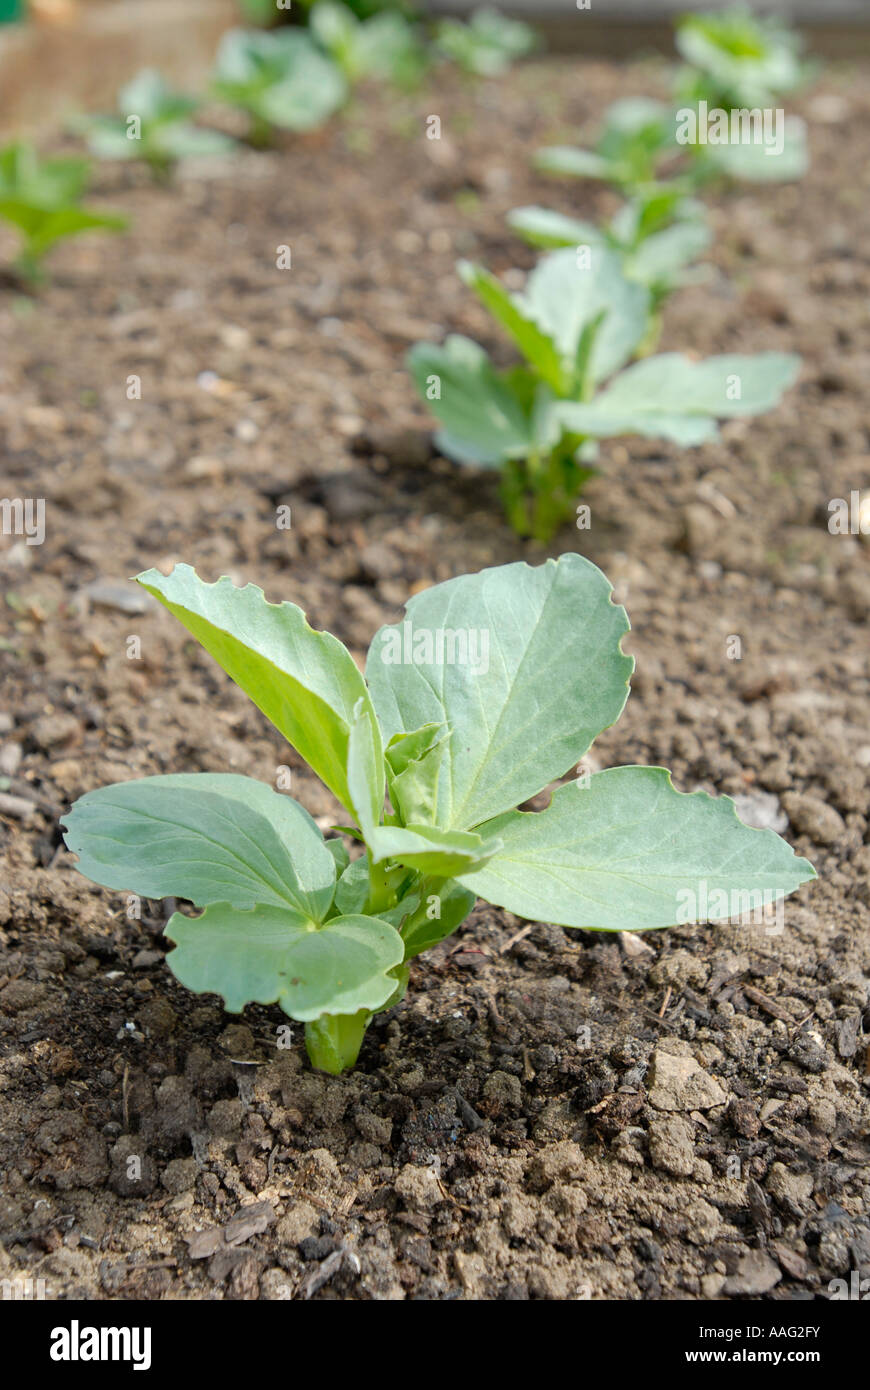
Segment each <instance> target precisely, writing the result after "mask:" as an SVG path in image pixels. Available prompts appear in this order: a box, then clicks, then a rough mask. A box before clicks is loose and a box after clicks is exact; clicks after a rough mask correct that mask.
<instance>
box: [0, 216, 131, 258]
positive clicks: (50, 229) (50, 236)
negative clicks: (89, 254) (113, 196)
mask: <svg viewBox="0 0 870 1390" xmlns="http://www.w3.org/2000/svg"><path fill="white" fill-rule="evenodd" d="M2 212H3V207H2V204H0V214H2ZM126 226H127V219H126V217H117V216H115V215H114V214H113V213H102V212H89V211H88V209H87V208H78V207H70V208H59V209H58V210H57V212H51V213H47V214H46V215H45V216H44V217H43V218H42V219H41V221H40V223H39V225H38V227H37V228H36V229H35V230H34V231H32V232H31V233H30V237H29V243H28V250H29V251H30V253H31V255H34V256H41V255H43V254H44V253H45V252H46V251H47V250H48V249H49V247H50V246H53V245H54V243H55V242H56V241H61V240H62V238H63V237H68V236H78V235H79V234H80V233H81V232H91V231H104V232H121V231H123V230H124V228H125V227H126Z"/></svg>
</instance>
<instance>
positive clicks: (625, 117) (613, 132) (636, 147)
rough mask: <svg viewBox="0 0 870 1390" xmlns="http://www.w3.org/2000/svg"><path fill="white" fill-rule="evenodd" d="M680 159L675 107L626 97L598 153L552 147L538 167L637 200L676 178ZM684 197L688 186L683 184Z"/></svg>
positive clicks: (541, 154) (614, 108) (609, 119)
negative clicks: (597, 182)
mask: <svg viewBox="0 0 870 1390" xmlns="http://www.w3.org/2000/svg"><path fill="white" fill-rule="evenodd" d="M679 153H680V150H679V146H678V145H677V143H676V139H675V131H674V117H673V112H672V111H671V109H670V107H668V106H667V105H666V104H665V103H664V102H661V101H655V100H653V99H652V98H651V97H626V98H625V99H624V100H621V101H615V102H613V103H612V105H610V106H609V107H608V108H607V111H606V113H605V117H604V128H603V130H602V132H601V135H600V137H599V139H598V142H597V144H596V145H595V148H594V149H592V150H584V149H576V148H575V147H574V146H573V145H550V146H548V147H547V148H545V149H542V150H539V151H538V153H537V154H536V156H535V164H536V165H537V167H538V168H539V169H542V170H543V171H544V172H545V173H548V174H558V175H560V176H561V177H563V178H576V179H598V180H600V181H601V182H602V183H609V184H613V186H614V187H615V188H619V189H622V191H623V192H625V193H627V194H632V193H635V192H637V191H640V190H642V189H647V188H649V187H650V185H653V184H657V183H660V182H662V181H663V180H664V179H666V178H667V177H668V176H670V177H671V178H673V177H674V171H673V169H672V168H670V165H671V164H672V163H673V162H674V161H675V160H676V159H677V157H678V155H679ZM676 187H677V188H678V190H679V191H682V192H685V191H686V185H685V184H681V183H678V184H676Z"/></svg>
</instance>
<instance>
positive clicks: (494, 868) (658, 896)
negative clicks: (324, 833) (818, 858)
mask: <svg viewBox="0 0 870 1390" xmlns="http://www.w3.org/2000/svg"><path fill="white" fill-rule="evenodd" d="M481 830H482V832H483V833H486V834H492V835H497V836H498V837H499V838H500V839H502V840H503V842H504V847H503V848H502V849H501V850H500V851H499V852H498V854H496V855H493V857H492V859H491V860H490V861H489V864H487V865H486V866H485V867H484V868H483V869H480V870H478V871H476V872H475V873H473V874H468V875H461V876H460V878H459V881H460V883H462V884H463V885H464V886H465V887H467V888H468V889H469V890H470V891H474V892H476V893H478V894H479V896H480V897H483V898H486V900H487V901H488V902H491V903H494V904H496V905H497V906H498V907H505V908H507V909H508V910H509V911H510V912H515V913H516V914H517V915H518V916H520V917H527V918H529V920H531V921H542V922H555V923H558V924H559V925H561V926H565V927H585V928H589V929H595V930H600V931H640V930H646V929H649V928H652V927H669V926H674V925H676V924H678V923H679V922H681V921H683V922H687V921H695V920H696V919H697V916H698V914H699V913H701V914H704V913H707V912H709V915H711V916H716V915H718V916H722V917H728V916H737V915H740V914H741V913H743V912H746V911H750V910H757V911H759V912H760V910H761V908H762V906H763V905H764V904H765V903H773V902H776V901H777V900H778V899H779V898H781V897H784V896H785V895H786V894H788V893H793V892H794V890H795V889H796V888H798V887H799V886H800V884H802V883H806V882H807V881H808V880H809V879H812V878H815V876H816V875H815V870H814V869H813V867H812V865H811V864H810V863H809V862H808V861H807V860H806V859H799V858H798V857H797V856H796V855H795V853H794V851H793V850H792V849H791V847H790V846H789V845H788V844H787V843H786V842H785V840H783V839H781V838H780V837H779V836H778V835H776V834H774V832H773V831H772V830H753V829H750V828H749V827H748V826H745V825H744V824H743V823H742V822H741V821H740V820H738V818H737V813H736V811H735V808H734V802H733V801H732V800H731V799H730V797H727V796H723V797H718V798H714V797H711V796H708V795H707V793H706V792H700V791H699V792H693V793H692V794H691V795H686V794H683V793H681V792H678V791H676V790H675V788H674V787H673V785H672V784H671V778H670V773H669V772H668V771H667V770H666V769H665V768H660V767H617V768H612V769H610V770H609V771H607V772H599V773H595V774H594V775H593V776H592V777H591V778H590V779H589V784H588V785H587V786H582V785H581V784H579V783H577V782H569V783H567V784H566V785H565V786H562V787H559V788H558V789H557V791H556V792H555V793H554V794H553V798H552V801H551V803H550V805H549V806H548V807H547V809H546V810H545V811H539V812H537V813H534V812H533V813H526V812H521V811H511V812H509V813H508V814H507V815H505V816H499V817H497V818H496V819H495V820H493V821H490V822H488V823H487V824H486V825H485V826H482V827H481ZM722 895H724V896H722ZM693 905H694V906H693ZM711 905H712V910H711ZM720 906H721V907H723V908H724V910H723V911H721V912H717V908H718V907H720Z"/></svg>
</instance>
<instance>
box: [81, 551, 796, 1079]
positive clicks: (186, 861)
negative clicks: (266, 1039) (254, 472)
mask: <svg viewBox="0 0 870 1390" xmlns="http://www.w3.org/2000/svg"><path fill="white" fill-rule="evenodd" d="M139 582H140V583H141V584H142V585H143V586H144V588H145V589H146V590H147V591H148V592H149V593H151V594H153V595H154V596H155V597H156V598H158V599H159V600H160V601H161V602H162V603H163V604H164V605H165V606H166V607H167V608H168V609H169V611H170V612H171V613H173V614H174V615H175V616H176V617H177V618H178V619H179V620H180V621H181V622H182V623H183V624H184V626H185V627H186V628H187V629H188V630H189V631H190V632H191V633H192V634H193V635H194V637H196V638H197V640H198V641H199V642H200V643H201V644H202V645H203V646H204V647H205V649H206V651H208V652H209V653H210V654H211V655H212V656H213V657H214V658H215V660H216V661H217V662H218V664H219V665H220V666H221V667H222V668H223V670H224V671H226V672H227V674H228V675H230V676H231V677H232V679H233V680H234V681H235V682H236V683H237V684H238V685H239V686H240V687H241V688H242V689H243V690H244V691H245V692H246V693H247V694H248V695H250V697H251V699H252V700H253V701H254V703H255V704H256V705H257V706H258V708H259V709H260V710H262V712H263V713H264V714H265V715H266V716H267V718H269V719H270V720H271V721H272V722H273V723H274V724H275V726H276V728H277V729H278V730H279V732H280V733H281V734H282V735H283V737H284V738H285V739H286V740H287V741H288V743H290V744H291V746H292V747H293V748H294V749H295V750H296V752H297V753H298V754H299V755H300V756H301V757H302V758H303V759H304V760H305V761H306V762H307V763H308V764H309V765H310V766H311V768H312V769H313V770H314V771H315V772H316V773H317V774H318V776H319V777H321V778H322V780H323V781H324V782H325V783H326V785H327V787H329V789H330V790H331V791H332V792H333V794H334V795H335V796H336V798H337V799H338V801H339V802H340V803H341V804H342V806H343V807H344V808H345V809H346V811H347V813H348V815H349V816H350V818H351V822H352V824H351V826H350V827H347V828H348V830H349V833H350V834H351V835H352V836H353V837H354V838H355V839H356V840H358V841H361V842H362V844H363V845H364V853H363V854H362V856H361V857H359V858H356V859H353V860H351V859H350V858H349V853H348V850H347V848H346V847H345V844H344V842H343V841H342V840H341V839H339V838H334V839H330V840H324V838H323V836H322V834H321V832H320V830H319V829H318V827H317V826H316V825H315V823H314V821H313V820H312V819H311V817H310V816H309V815H308V813H307V812H306V811H305V810H304V809H303V808H302V806H300V805H299V804H298V803H297V802H296V801H294V800H292V799H291V798H290V797H289V796H286V795H282V794H280V793H278V792H275V791H273V790H272V789H271V788H270V787H267V786H266V785H265V784H263V783H260V782H257V781H254V780H253V779H251V778H248V777H242V776H237V775H233V774H221V773H200V774H193V775H188V774H179V775H167V776H156V777H146V778H143V779H141V780H138V781H131V782H123V783H118V784H116V785H114V786H109V787H103V788H101V789H99V790H97V791H92V792H88V793H87V794H86V795H85V796H83V797H81V798H80V799H79V800H78V801H77V802H76V803H75V805H74V806H73V807H72V809H71V810H70V811H69V812H68V813H67V815H66V816H65V817H64V822H65V825H66V843H67V846H68V848H69V849H70V850H72V851H73V852H74V853H75V854H77V855H78V858H79V863H78V868H79V870H80V871H81V873H83V874H84V875H85V876H86V877H88V878H90V879H92V880H93V881H94V882H97V883H101V884H104V885H105V886H107V887H109V888H114V889H125V890H130V891H133V892H136V893H138V894H141V895H142V896H144V897H148V898H163V897H179V898H184V899H187V900H188V901H189V902H191V903H192V904H194V905H195V906H196V907H197V908H200V909H202V912H201V915H200V916H199V917H196V918H191V917H189V916H187V915H185V914H184V913H182V912H175V913H174V915H173V916H172V918H171V920H170V921H169V923H168V925H167V927H166V935H167V936H168V937H169V938H170V939H171V940H172V941H174V942H175V943H176V945H175V950H174V951H173V952H171V954H170V955H169V957H168V961H169V965H170V968H171V969H172V970H173V972H174V974H175V975H176V977H177V978H178V979H179V980H180V981H181V983H182V984H183V985H185V986H187V987H188V988H189V989H192V990H195V991H200V992H202V991H207V992H212V993H216V994H220V995H222V996H223V999H224V1001H225V1004H226V1007H227V1008H228V1009H229V1010H230V1011H232V1012H240V1011H241V1010H242V1009H243V1008H244V1007H245V1005H246V1004H247V1003H249V1002H257V1003H261V1004H272V1003H276V1002H277V1003H279V1004H280V1005H281V1007H282V1009H283V1010H284V1011H285V1013H287V1014H288V1015H289V1016H290V1017H291V1018H293V1019H297V1020H299V1021H300V1022H303V1023H304V1024H305V1038H306V1045H307V1049H308V1053H309V1056H310V1058H311V1061H312V1062H313V1063H314V1065H315V1066H318V1067H321V1068H323V1069H324V1070H326V1071H329V1072H333V1073H336V1074H337V1073H339V1072H341V1071H343V1070H344V1069H346V1068H347V1067H350V1066H352V1065H353V1064H354V1062H355V1061H356V1058H357V1054H358V1052H359V1048H360V1045H361V1043H362V1039H363V1036H364V1034H365V1030H366V1028H367V1027H368V1024H369V1023H370V1021H371V1019H372V1017H373V1015H374V1014H375V1013H378V1012H380V1011H382V1010H384V1009H386V1008H389V1007H391V1006H392V1005H393V1004H395V1003H397V1002H398V1001H399V1000H400V999H401V997H402V995H403V993H404V990H405V988H406V985H407V982H408V970H409V963H410V961H411V960H413V958H414V957H415V956H417V955H419V954H420V952H422V951H425V950H427V949H428V948H429V947H431V946H434V945H436V944H437V943H438V942H439V941H442V940H444V938H445V937H447V936H449V935H450V933H451V932H453V931H455V930H456V928H457V927H458V926H459V925H460V923H461V922H462V921H463V920H464V919H465V918H466V917H467V915H468V913H469V912H470V911H471V909H472V908H473V906H474V904H475V900H476V898H477V897H478V896H480V897H482V898H484V899H486V900H487V901H488V902H491V903H494V904H496V905H497V906H499V907H503V908H507V909H508V910H509V911H511V912H515V913H517V914H519V915H520V916H522V917H527V918H529V919H531V920H533V921H537V920H544V921H549V922H555V923H560V924H561V925H563V926H566V927H582V928H586V929H593V930H599V931H625V930H628V931H644V930H649V929H651V928H656V927H666V926H670V925H672V924H674V923H676V922H677V921H679V920H695V917H694V916H693V915H692V912H691V911H688V913H687V908H686V904H687V903H691V902H693V901H700V900H703V902H704V904H705V911H704V916H706V917H716V916H717V915H718V916H722V917H725V916H729V915H733V913H734V911H735V910H737V911H740V912H745V911H746V910H747V907H748V906H749V900H748V898H747V895H755V902H759V901H761V900H762V899H763V901H764V902H766V903H770V902H773V901H776V900H778V899H779V898H781V897H783V896H784V895H786V894H788V893H791V892H793V891H794V890H795V889H796V888H797V887H798V886H799V885H800V884H801V883H804V882H806V881H807V880H808V879H811V878H813V877H815V873H814V870H813V868H812V866H811V865H810V864H809V863H808V862H807V861H806V860H804V859H799V858H797V857H796V856H795V855H794V853H793V852H792V850H791V848H790V847H789V846H788V845H787V844H786V843H785V841H783V840H782V839H780V838H779V837H778V836H777V835H776V834H774V832H773V831H770V830H753V829H750V828H748V827H747V826H745V825H743V824H742V822H741V821H740V820H738V818H737V815H736V812H735V809H734V803H733V802H732V801H731V800H730V799H729V798H728V797H721V798H714V797H711V796H708V795H707V794H706V793H704V792H700V791H698V792H694V793H692V794H691V795H684V794H682V793H679V792H677V791H676V790H675V788H674V787H673V786H672V784H671V781H670V774H669V773H668V772H667V771H666V769H664V768H655V767H620V768H611V769H609V770H608V771H605V772H598V773H595V774H593V775H589V774H583V775H581V776H580V777H579V778H577V779H575V780H573V781H570V782H567V783H565V784H564V785H562V786H560V787H559V788H558V789H557V790H556V791H555V792H554V793H553V796H552V799H551V801H550V803H549V805H548V807H547V808H546V810H543V811H538V812H535V813H528V812H524V811H522V810H518V809H517V807H519V806H521V805H522V804H523V803H524V802H526V801H527V800H528V799H529V798H530V797H533V796H535V795H536V794H537V793H538V792H540V791H541V790H542V789H543V788H545V787H547V786H548V785H549V784H550V783H552V782H554V781H556V780H557V779H560V778H563V777H564V776H566V775H567V774H568V772H569V771H570V769H571V768H573V766H574V765H575V764H576V763H577V761H578V760H579V759H580V758H582V757H583V755H584V753H585V752H586V751H587V750H588V748H589V746H590V744H591V743H592V741H593V739H594V738H595V737H596V736H597V734H598V733H600V732H601V730H603V729H606V728H608V727H609V726H610V725H611V724H613V723H614V722H615V721H616V720H617V719H618V718H619V716H620V713H621V712H622V709H623V706H624V704H625V701H626V699H627V696H628V682H629V678H630V675H631V672H632V669H633V664H634V663H633V660H632V658H631V657H629V656H626V655H625V654H624V653H623V652H622V650H621V641H622V638H623V637H624V635H625V633H626V632H627V631H628V626H629V624H628V619H627V617H626V614H625V610H624V609H623V608H620V607H617V606H616V605H615V604H614V603H613V601H612V597H611V594H612V590H611V586H610V584H609V583H608V581H607V579H606V578H605V576H604V575H603V574H602V573H601V572H600V571H599V570H598V569H596V567H595V566H594V565H593V564H591V563H590V562H589V561H588V560H585V559H584V558H582V557H581V556H579V555H576V554H567V555H563V556H562V557H561V558H560V559H559V560H558V561H555V560H548V561H547V562H546V564H544V565H542V566H539V567H537V568H532V567H530V566H528V565H526V564H523V563H520V564H511V565H504V566H501V567H499V568H494V569H487V570H484V571H482V572H481V573H480V574H474V575H464V576H462V577H460V578H457V579H452V580H449V581H448V582H447V583H444V584H438V585H436V586H435V587H434V588H431V589H428V590H426V591H424V592H423V593H420V594H417V595H416V596H415V597H414V598H412V599H411V600H410V602H409V603H408V604H407V606H406V616H405V619H404V620H403V621H401V622H399V623H397V624H395V625H393V626H387V627H384V628H382V629H381V630H380V631H379V632H378V633H377V634H376V635H375V637H374V639H373V641H372V644H371V647H370V649H369V654H368V660H367V665H366V675H365V677H363V675H362V674H361V672H360V671H359V669H358V667H357V665H356V663H355V662H354V659H353V657H352V656H351V654H350V652H349V651H348V650H347V649H346V648H345V647H344V646H343V645H342V643H341V642H339V641H338V640H337V639H336V638H335V637H333V636H331V635H330V634H329V633H326V632H316V631H314V630H313V629H312V628H311V627H309V625H308V623H307V622H306V619H305V615H304V613H303V612H302V610H301V609H299V608H297V607H296V606H295V605H294V604H292V603H281V604H272V603H268V602H267V601H266V599H265V597H264V595H263V592H262V590H260V589H258V588H256V587H254V586H253V585H250V584H249V585H247V586H246V587H245V588H243V589H239V588H236V587H235V586H234V585H233V583H232V582H231V580H229V579H227V578H223V579H220V580H218V581H217V583H215V584H206V583H203V582H202V581H201V580H200V579H199V578H198V576H197V575H196V573H195V571H194V570H193V569H191V568H190V566H188V565H177V566H176V567H175V569H174V570H173V572H172V573H171V574H170V575H169V576H168V577H167V576H164V575H163V574H161V573H159V572H158V571H157V570H153V569H152V570H148V571H147V572H146V573H144V574H141V575H140V576H139ZM385 796H387V797H388V798H389V810H388V811H386V813H385ZM335 828H337V829H338V828H340V827H335ZM699 893H700V897H699V896H698V895H699ZM693 894H694V895H695V897H694V898H693V897H692V895H693ZM735 895H737V897H739V902H740V905H739V907H737V908H736V909H735V906H734V904H735V902H736V901H737V897H736V896H735ZM759 895H761V898H759ZM714 902H715V903H716V904H718V905H719V907H720V909H721V910H720V911H718V912H717V911H716V910H714V909H713V908H711V910H710V911H709V912H707V911H706V905H707V904H710V903H714Z"/></svg>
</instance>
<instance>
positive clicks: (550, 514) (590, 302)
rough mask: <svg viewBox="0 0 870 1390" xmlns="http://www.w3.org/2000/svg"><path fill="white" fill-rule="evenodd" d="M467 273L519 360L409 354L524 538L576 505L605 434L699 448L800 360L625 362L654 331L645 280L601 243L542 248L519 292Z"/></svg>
mask: <svg viewBox="0 0 870 1390" xmlns="http://www.w3.org/2000/svg"><path fill="white" fill-rule="evenodd" d="M459 273H460V275H461V276H462V278H463V280H464V281H465V283H466V284H467V285H468V286H469V287H470V288H471V289H472V290H474V292H475V294H476V295H477V296H478V298H479V299H480V301H481V303H482V304H483V305H484V306H485V308H486V309H487V310H488V311H489V313H490V314H492V316H493V318H494V319H495V320H496V321H497V322H498V323H499V324H500V325H501V327H502V328H503V329H504V330H505V332H506V333H507V334H508V336H509V337H510V338H511V339H512V340H513V343H514V344H515V346H516V347H517V348H518V349H519V351H520V352H521V354H522V356H523V358H524V361H523V363H522V364H521V365H517V366H513V367H509V368H506V369H499V368H497V367H496V366H495V365H494V364H493V362H492V361H491V359H490V358H489V356H488V355H487V353H486V352H485V351H484V349H483V348H482V347H480V346H479V345H478V344H477V343H475V342H472V341H471V339H469V338H465V337H462V336H459V335H455V334H454V335H453V336H451V337H448V338H447V340H446V341H445V343H444V345H443V346H436V345H435V344H432V343H418V344H417V345H416V347H414V348H413V349H412V350H411V353H410V354H409V358H408V363H409V367H410V371H411V374H412V376H413V378H414V381H415V383H416V385H417V389H418V390H419V392H420V395H421V396H422V397H423V399H424V400H425V401H426V404H427V405H428V407H429V409H430V410H431V411H432V413H433V414H434V415H435V416H436V417H437V419H438V421H439V423H440V425H441V429H440V430H439V431H438V433H437V434H436V443H437V445H438V447H439V448H440V449H441V450H442V452H443V453H444V454H446V455H447V457H448V458H451V459H454V460H455V461H456V462H457V463H461V464H471V465H477V466H478V467H483V468H494V469H498V470H499V472H500V474H501V493H502V500H503V503H504V507H505V512H506V515H507V517H508V520H509V521H510V523H511V525H512V526H513V527H514V529H515V530H516V531H517V533H518V534H519V535H531V536H533V537H535V538H536V539H537V540H540V541H547V540H549V539H550V537H551V536H552V535H553V534H554V533H555V531H556V530H557V529H558V527H559V526H560V525H562V524H563V523H564V522H565V521H567V520H568V519H569V518H570V517H572V516H573V515H574V513H575V509H576V505H577V498H578V495H579V494H580V492H581V490H582V488H583V485H584V483H585V482H586V481H587V480H588V478H589V477H590V476H591V475H592V474H593V473H594V472H596V471H597V469H596V467H595V459H596V457H597V441H599V440H601V439H610V438H615V437H617V436H620V435H642V436H644V437H646V438H650V439H669V440H672V441H673V442H674V443H676V444H681V445H695V444H702V443H704V442H705V441H707V440H710V439H715V438H716V435H717V433H718V430H717V423H716V422H717V420H723V419H727V418H729V417H732V416H743V415H757V414H759V413H760V412H762V411H765V410H769V409H771V408H772V407H773V406H775V405H776V404H777V403H778V401H779V399H780V397H781V395H782V393H783V391H785V389H786V388H787V387H788V386H790V385H791V384H792V382H793V381H794V380H795V377H796V376H797V373H798V369H799V367H800V359H799V358H798V357H795V356H793V355H791V354H787V353H781V352H762V353H757V354H755V355H754V356H745V355H743V354H740V353H729V354H726V355H724V356H720V357H708V358H707V359H706V360H704V361H700V362H698V361H695V360H693V359H692V358H690V357H688V356H686V355H684V354H682V353H678V352H668V353H662V354H659V355H657V356H653V357H646V358H645V359H644V360H643V361H638V362H634V363H633V364H632V365H631V366H626V363H628V362H629V361H630V359H631V358H632V357H633V356H636V355H637V354H638V352H639V351H640V350H641V348H642V346H643V344H644V343H645V341H647V340H648V337H649V333H650V313H651V307H652V306H651V296H650V291H649V289H648V288H647V286H645V285H643V284H640V283H638V282H637V281H634V280H628V279H627V278H626V277H625V275H624V274H623V271H622V267H621V265H620V260H619V257H618V256H617V255H616V254H615V253H614V252H613V251H611V250H609V249H608V248H606V247H602V246H600V245H598V246H583V247H579V248H576V249H575V250H562V251H553V252H552V253H551V254H550V255H547V256H543V257H542V258H541V260H540V261H539V262H538V264H537V266H536V267H535V269H534V270H533V271H532V272H531V274H530V275H529V277H528V280H527V282H526V288H525V291H524V292H523V293H522V294H517V293H512V292H511V291H509V290H507V289H505V287H504V286H503V285H502V283H501V282H500V281H499V280H497V279H496V278H495V276H493V275H491V274H489V272H488V271H486V270H484V269H482V268H481V267H480V266H476V265H471V264H469V263H468V262H461V263H460V265H459Z"/></svg>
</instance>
